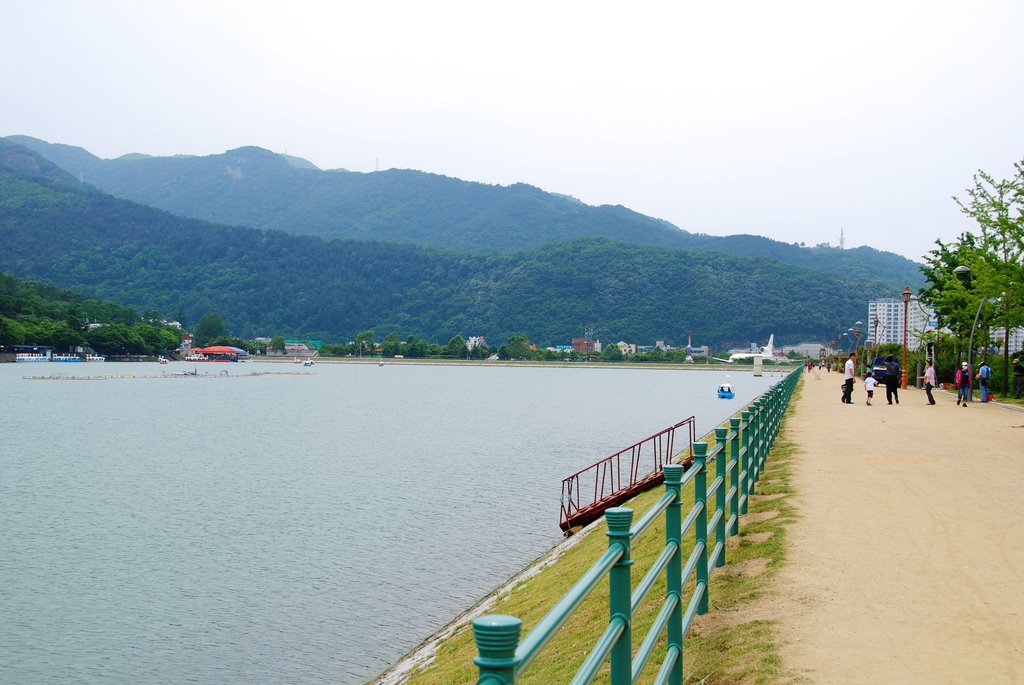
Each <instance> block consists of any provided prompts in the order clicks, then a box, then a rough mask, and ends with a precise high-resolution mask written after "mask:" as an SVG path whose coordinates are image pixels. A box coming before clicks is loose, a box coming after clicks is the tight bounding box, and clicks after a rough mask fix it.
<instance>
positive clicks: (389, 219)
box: [8, 136, 924, 291]
mask: <svg viewBox="0 0 1024 685" xmlns="http://www.w3.org/2000/svg"><path fill="white" fill-rule="evenodd" d="M8 140H9V141H11V142H15V143H18V144H22V145H25V146H26V147H28V148H30V149H32V150H34V151H36V152H38V153H39V154H41V155H43V156H44V157H46V158H47V159H49V160H50V161H52V162H54V163H55V164H57V165H58V166H60V167H61V168H63V169H64V170H66V171H68V172H69V173H70V174H71V175H73V176H74V177H75V178H78V179H80V180H82V181H84V182H85V183H87V184H91V185H94V186H96V187H97V188H99V189H101V190H104V191H106V192H108V193H110V194H112V195H114V196H116V197H121V198H124V199H129V200H134V201H136V202H139V203H142V204H146V205H150V206H152V207H157V208H160V209H164V210H167V211H169V212H172V213H174V214H177V215H180V216H187V217H192V218H197V219H204V220H207V221H213V222H219V223H225V224H231V225H243V226H251V227H254V228H262V229H276V230H281V231H285V232H288V233H294V234H301V235H316V236H320V237H322V238H328V239H329V238H341V239H352V240H364V241H365V240H370V241H384V242H394V243H401V244H410V245H419V246H422V247H435V248H440V249H450V250H456V251H459V252H469V253H475V254H494V253H501V252H510V251H517V250H524V249H532V248H537V247H542V246H545V245H550V244H553V243H557V242H564V241H567V240H573V239H575V238H580V237H605V238H611V239H614V240H619V241H623V242H628V243H635V244H638V245H650V246H656V247H667V248H685V249H700V250H712V251H716V252H723V253H725V254H730V255H734V256H740V257H770V258H772V259H776V260H778V261H781V262H785V263H788V264H793V265H795V266H806V267H810V268H813V269H818V270H821V271H830V272H834V273H843V274H846V275H848V276H852V277H859V278H865V279H873V278H878V277H879V276H884V278H886V279H887V280H888V279H892V281H893V282H894V283H896V284H898V287H896V288H895V290H894V291H897V290H901V289H902V287H903V285H908V284H909V285H910V286H911V287H912V288H915V289H916V288H918V287H921V286H923V284H924V281H923V278H922V276H921V274H920V271H919V269H918V265H917V264H915V263H914V262H912V261H910V260H908V259H905V258H904V257H902V256H900V255H896V254H892V253H887V252H881V251H878V250H873V249H871V248H864V247H862V248H856V249H853V250H840V249H838V248H830V247H821V248H818V247H814V248H806V247H799V246H797V245H791V244H788V243H781V242H778V241H775V240H769V239H767V238H763V237H760V236H755V235H736V236H729V237H718V236H709V235H702V234H696V233H688V232H686V231H684V230H681V229H679V228H677V227H675V226H673V225H672V224H670V223H668V222H665V221H661V220H658V219H652V218H650V217H647V216H644V215H642V214H638V213H636V212H634V211H632V210H629V209H627V208H625V207H621V206H608V205H605V206H600V207H594V206H590V205H586V204H583V203H582V202H580V201H578V200H576V199H574V198H571V197H567V196H564V195H557V194H553V193H548V192H544V191H542V190H540V189H539V188H535V187H533V186H529V185H525V184H515V185H512V186H494V185H485V184H481V183H471V182H467V181H461V180H458V179H454V178H448V177H444V176H438V175H435V174H429V173H424V172H420V171H410V170H389V171H381V172H376V173H366V174H364V173H355V172H349V171H344V170H331V171H323V170H321V169H318V168H317V167H316V166H314V165H313V164H311V163H310V162H308V161H307V160H304V159H300V158H296V157H291V156H288V155H281V154H277V153H273V152H270V151H268V150H264V149H262V148H258V147H244V148H239V149H237V150H231V151H228V152H225V153H224V154H219V155H209V156H205V157H192V156H176V157H150V156H147V155H139V154H132V155H125V156H123V157H119V158H117V159H109V160H107V159H100V158H99V157H96V156H95V155H92V154H91V153H89V152H88V151H86V150H83V149H82V148H78V147H72V146H69V145H58V144H51V143H47V142H45V141H42V140H38V139H36V138H31V137H28V136H11V137H9V138H8ZM752 228H754V227H752Z"/></svg>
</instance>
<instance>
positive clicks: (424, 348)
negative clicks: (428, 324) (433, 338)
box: [403, 335, 430, 359]
mask: <svg viewBox="0 0 1024 685" xmlns="http://www.w3.org/2000/svg"><path fill="white" fill-rule="evenodd" d="M403 349H404V350H405V352H404V354H405V356H406V357H411V358H413V359H423V358H425V357H426V356H427V354H429V353H430V344H429V343H428V342H427V341H426V340H423V339H422V338H417V337H416V336H415V335H410V336H409V337H408V338H406V340H405V345H404V347H403Z"/></svg>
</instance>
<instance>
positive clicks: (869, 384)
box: [864, 371, 878, 407]
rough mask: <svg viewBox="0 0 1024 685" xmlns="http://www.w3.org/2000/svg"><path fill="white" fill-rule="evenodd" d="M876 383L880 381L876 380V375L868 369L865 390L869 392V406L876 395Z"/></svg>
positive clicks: (865, 377)
mask: <svg viewBox="0 0 1024 685" xmlns="http://www.w3.org/2000/svg"><path fill="white" fill-rule="evenodd" d="M876 385H878V381H876V380H875V377H874V376H873V375H872V374H871V372H870V371H868V372H867V374H865V376H864V390H866V391H867V393H868V403H867V404H868V406H869V407H870V406H871V398H872V397H874V396H875V386H876Z"/></svg>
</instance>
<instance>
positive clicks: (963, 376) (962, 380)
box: [956, 362, 971, 409]
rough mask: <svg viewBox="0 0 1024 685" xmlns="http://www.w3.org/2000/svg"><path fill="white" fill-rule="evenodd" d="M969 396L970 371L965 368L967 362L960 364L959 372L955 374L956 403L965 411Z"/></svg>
mask: <svg viewBox="0 0 1024 685" xmlns="http://www.w3.org/2000/svg"><path fill="white" fill-rule="evenodd" d="M970 396H971V370H970V369H969V368H968V367H967V362H963V363H962V364H960V370H959V371H957V372H956V403H957V404H960V406H962V407H963V408H964V409H966V408H967V400H968V399H969V398H970ZM961 403H963V404H961Z"/></svg>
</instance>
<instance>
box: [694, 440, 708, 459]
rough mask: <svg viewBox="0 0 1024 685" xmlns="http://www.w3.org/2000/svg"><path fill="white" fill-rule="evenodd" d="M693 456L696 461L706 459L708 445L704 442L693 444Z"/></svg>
mask: <svg viewBox="0 0 1024 685" xmlns="http://www.w3.org/2000/svg"><path fill="white" fill-rule="evenodd" d="M693 456H694V457H696V458H698V459H704V458H706V457H707V456H708V444H707V443H706V442H695V443H693Z"/></svg>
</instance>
